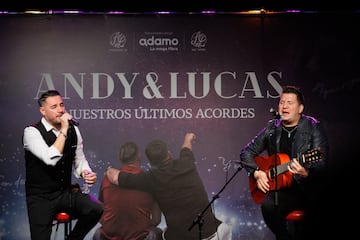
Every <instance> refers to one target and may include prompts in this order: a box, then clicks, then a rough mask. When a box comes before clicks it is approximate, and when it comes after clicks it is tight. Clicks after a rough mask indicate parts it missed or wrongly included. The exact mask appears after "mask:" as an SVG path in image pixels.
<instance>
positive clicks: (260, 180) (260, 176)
mask: <svg viewBox="0 0 360 240" xmlns="http://www.w3.org/2000/svg"><path fill="white" fill-rule="evenodd" d="M254 178H255V180H256V186H257V188H258V189H260V190H261V191H262V192H263V193H267V192H268V191H269V190H270V185H269V179H268V177H267V175H266V173H265V172H264V171H261V170H256V171H255V172H254Z"/></svg>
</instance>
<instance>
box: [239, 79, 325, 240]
mask: <svg viewBox="0 0 360 240" xmlns="http://www.w3.org/2000/svg"><path fill="white" fill-rule="evenodd" d="M303 111H304V97H303V94H302V93H301V92H300V90H299V88H297V87H295V86H285V87H283V90H282V93H281V95H280V100H279V105H278V114H279V117H280V118H279V119H276V118H275V119H274V120H272V121H269V124H268V125H267V126H266V127H265V128H263V129H262V130H261V131H260V132H259V133H258V134H257V136H256V137H255V138H253V139H252V140H251V141H250V142H249V143H248V144H247V145H246V146H245V147H244V148H243V149H242V150H241V153H240V159H241V162H244V163H245V164H244V165H243V166H244V167H245V168H246V170H247V172H248V174H249V179H250V180H252V181H253V182H254V186H255V188H253V189H251V192H252V194H253V197H254V199H255V200H256V201H259V202H258V203H261V211H262V215H263V218H264V221H265V223H266V225H267V226H268V227H269V228H270V230H271V231H272V232H273V233H274V235H275V236H276V239H277V240H284V239H285V240H287V239H291V237H292V236H291V234H290V233H289V231H288V228H287V222H286V219H285V217H286V216H287V214H289V213H290V212H292V211H293V210H306V212H307V213H308V215H309V217H306V218H305V225H304V226H305V231H303V233H302V234H303V235H297V236H296V237H297V239H302V237H304V238H307V237H306V234H307V233H309V232H311V231H309V230H307V229H309V228H306V227H309V226H310V225H311V224H309V220H310V214H311V211H310V210H314V209H315V208H316V207H317V206H318V205H317V204H316V201H318V200H319V199H320V197H321V196H320V194H319V192H320V191H321V190H323V188H324V184H325V176H326V175H325V174H326V171H327V170H326V169H327V159H328V151H329V146H328V139H327V136H326V134H325V130H324V128H323V126H322V124H321V123H320V121H318V120H317V119H315V118H313V117H310V116H307V115H304V114H303ZM263 152H267V154H268V155H269V156H272V157H269V158H266V157H265V158H257V157H258V156H259V155H260V154H261V153H263ZM283 154H285V155H283ZM275 156H279V157H280V164H279V163H276V164H275V159H276V158H275ZM281 156H282V157H281ZM284 156H287V158H288V159H286V157H285V158H284ZM281 159H283V162H281ZM277 164H278V165H277ZM281 164H284V165H283V166H285V171H284V172H283V173H282V172H281V171H280V172H277V171H279V170H280V169H281V168H279V169H278V170H276V169H277V168H275V167H274V166H275V165H276V166H279V165H281ZM287 164H288V165H287ZM264 166H272V167H274V169H273V171H269V172H270V173H269V172H268V170H270V168H269V169H267V167H265V168H264ZM269 174H271V176H274V175H273V174H278V175H277V176H278V177H277V178H272V179H271V180H269ZM280 180H281V181H280ZM252 181H250V182H252ZM279 188H280V189H279ZM277 189H278V190H277ZM307 231H309V232H307ZM307 239H308V238H307Z"/></svg>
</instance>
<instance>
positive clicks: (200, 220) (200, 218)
mask: <svg viewBox="0 0 360 240" xmlns="http://www.w3.org/2000/svg"><path fill="white" fill-rule="evenodd" d="M244 166H247V167H250V168H254V169H256V167H254V166H251V165H248V164H246V163H244V162H241V163H240V166H239V167H238V168H237V170H236V172H235V173H234V174H233V175H232V176H231V177H230V178H229V180H227V181H226V182H225V184H224V186H223V187H222V188H221V189H220V191H219V192H218V193H217V194H215V195H214V196H213V197H212V199H211V201H210V202H209V203H208V205H207V206H206V207H205V209H204V210H203V211H202V212H201V213H199V214H198V215H197V216H196V218H195V219H194V220H193V222H192V224H191V226H190V227H189V228H188V231H191V229H192V228H193V227H194V226H195V225H196V224H197V225H198V228H199V240H201V239H202V226H203V224H204V219H203V216H204V214H205V212H206V211H207V210H208V209H209V207H210V206H211V205H212V204H213V202H214V201H215V200H216V199H218V198H219V197H220V193H222V192H223V191H224V190H225V188H226V186H227V185H228V184H229V183H230V182H231V180H232V179H233V178H234V177H235V176H236V174H238V173H239V172H240V171H241V169H243V168H244Z"/></svg>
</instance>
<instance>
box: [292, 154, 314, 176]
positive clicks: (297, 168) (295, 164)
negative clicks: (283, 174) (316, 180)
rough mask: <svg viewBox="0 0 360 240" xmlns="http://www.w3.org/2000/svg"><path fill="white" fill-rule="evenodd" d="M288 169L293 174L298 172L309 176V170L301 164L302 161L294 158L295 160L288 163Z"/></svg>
mask: <svg viewBox="0 0 360 240" xmlns="http://www.w3.org/2000/svg"><path fill="white" fill-rule="evenodd" d="M288 170H289V171H290V172H292V173H293V174H298V175H300V176H302V177H307V176H308V175H309V172H308V171H307V170H306V168H304V167H303V166H301V165H300V163H299V162H298V161H297V160H296V159H295V158H294V159H293V161H292V162H291V163H290V164H289V165H288Z"/></svg>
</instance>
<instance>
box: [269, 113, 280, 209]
mask: <svg viewBox="0 0 360 240" xmlns="http://www.w3.org/2000/svg"><path fill="white" fill-rule="evenodd" d="M270 112H271V113H272V115H273V118H274V119H273V120H272V121H273V128H274V130H275V132H274V137H275V143H276V146H275V153H274V156H275V157H274V173H273V174H274V178H275V179H274V182H275V191H274V205H275V207H276V208H277V206H278V205H279V200H278V179H277V175H278V173H277V170H278V169H277V159H278V152H279V151H278V150H279V146H280V138H279V139H277V134H276V123H277V120H279V119H280V118H281V116H280V114H279V113H278V112H276V111H275V110H274V109H273V108H271V109H270Z"/></svg>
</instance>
